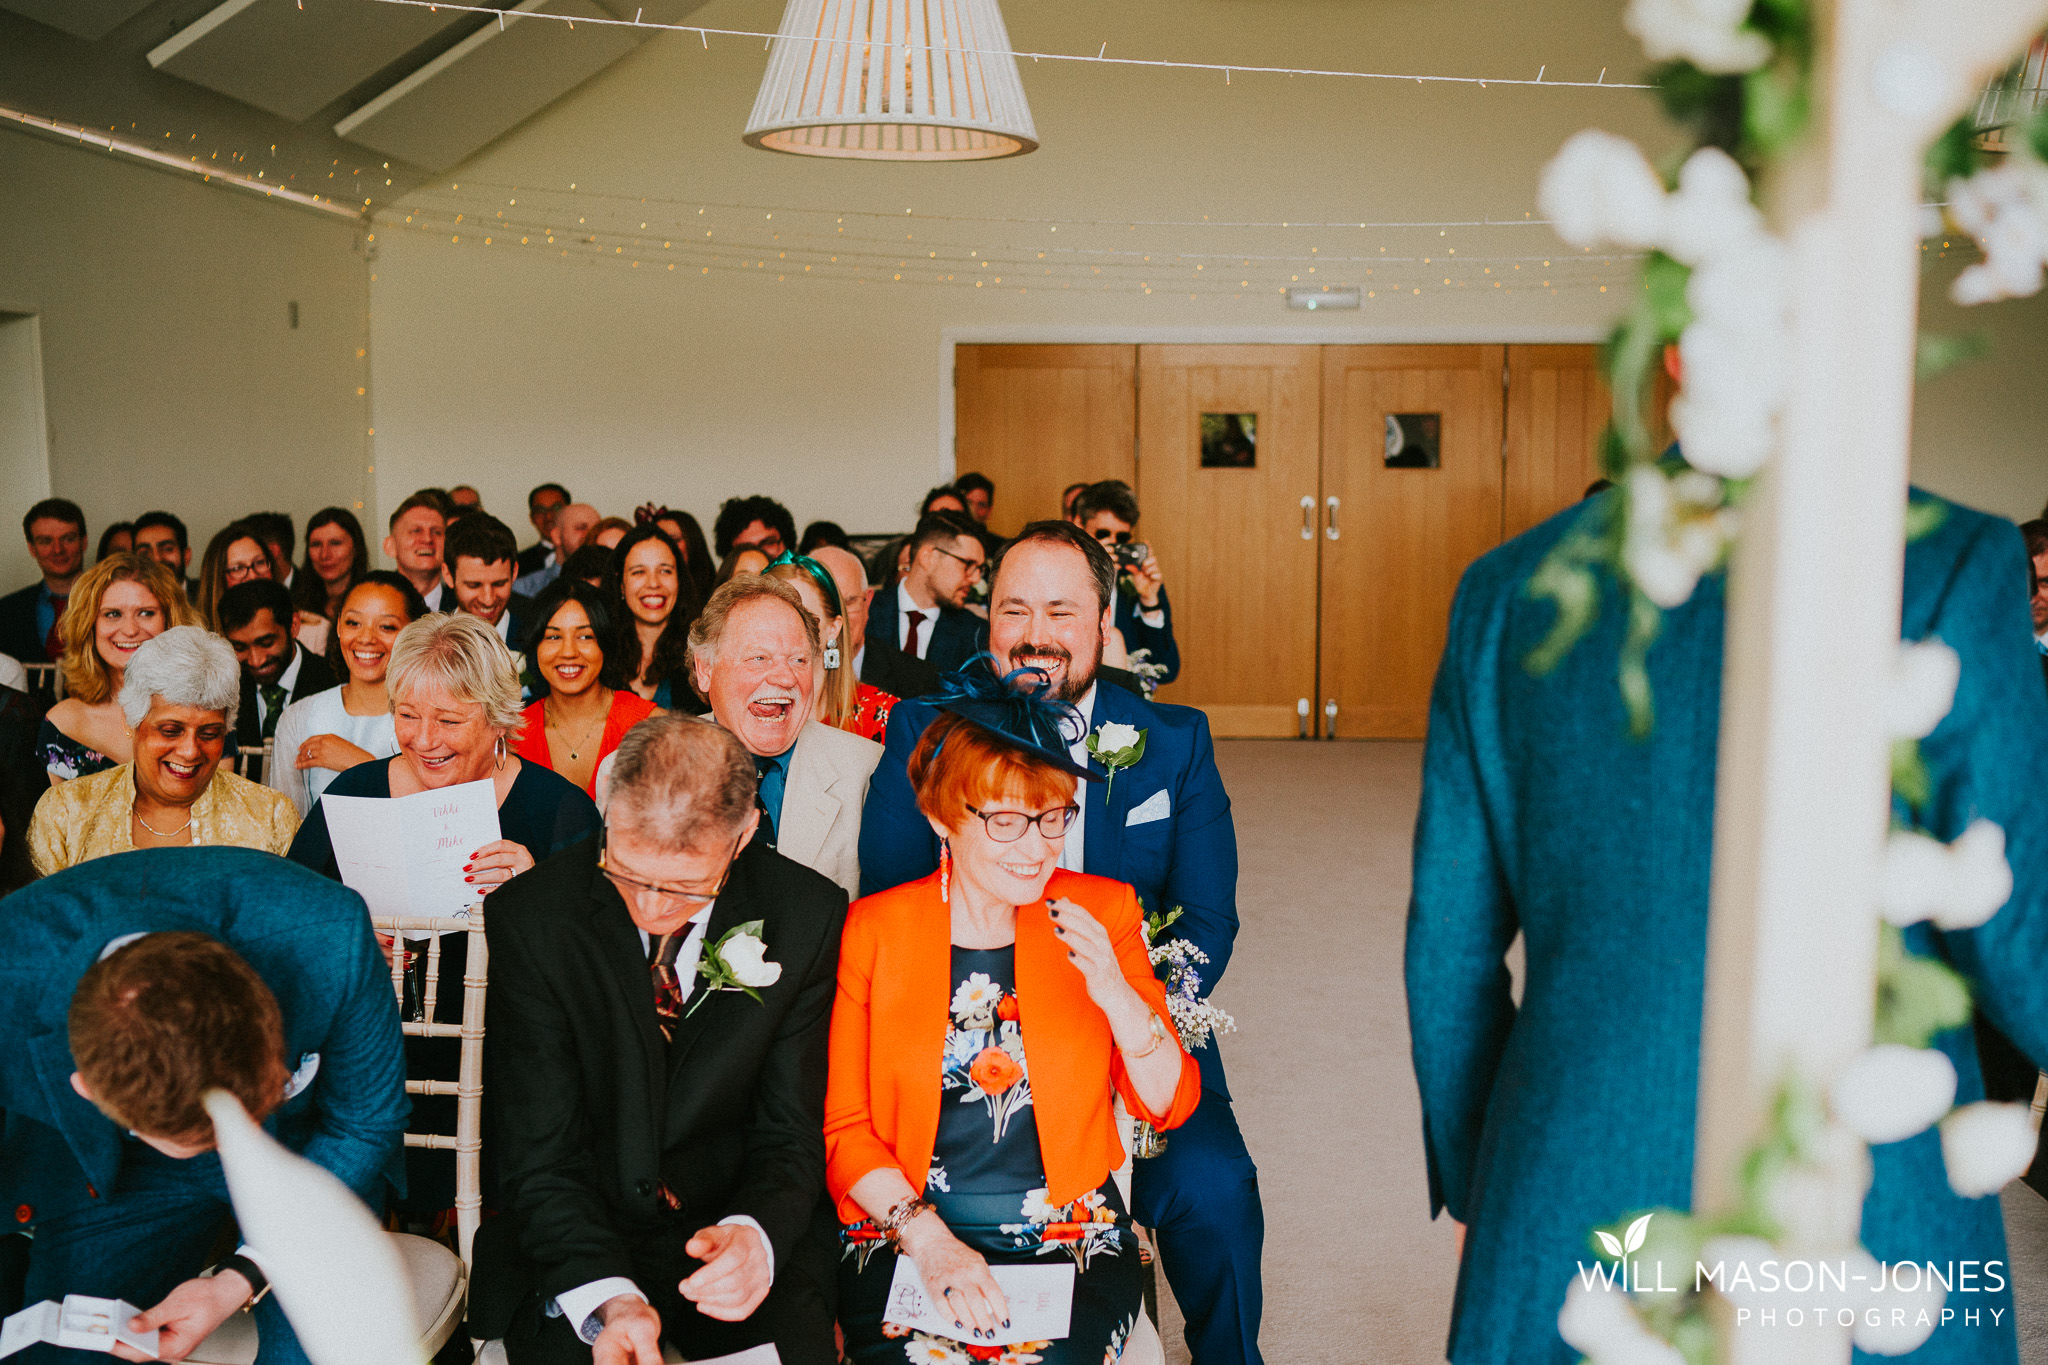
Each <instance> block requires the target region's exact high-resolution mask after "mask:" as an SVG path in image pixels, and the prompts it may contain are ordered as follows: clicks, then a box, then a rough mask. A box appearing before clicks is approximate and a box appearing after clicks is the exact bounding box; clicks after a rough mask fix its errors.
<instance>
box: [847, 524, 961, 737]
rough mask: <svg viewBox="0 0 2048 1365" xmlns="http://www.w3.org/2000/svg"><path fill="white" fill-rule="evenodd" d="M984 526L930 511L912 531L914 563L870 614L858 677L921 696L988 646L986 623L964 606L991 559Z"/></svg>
mask: <svg viewBox="0 0 2048 1365" xmlns="http://www.w3.org/2000/svg"><path fill="white" fill-rule="evenodd" d="M979 530H980V527H979V524H978V523H976V522H975V521H974V520H973V518H971V517H969V516H968V515H967V514H966V513H965V512H931V513H928V514H926V515H925V516H923V517H921V518H919V519H918V523H917V529H916V530H915V531H913V532H911V535H910V567H909V568H907V569H905V570H904V573H903V577H902V578H901V579H900V580H899V581H898V582H897V584H896V587H895V590H894V591H893V592H888V593H877V594H876V597H875V602H874V604H873V606H872V607H871V608H870V609H869V612H868V629H867V648H866V650H865V651H864V652H863V654H862V657H861V675H860V680H861V681H862V682H864V683H868V684H870V685H871V686H874V687H879V688H881V689H882V690H883V691H884V692H891V693H894V694H895V695H896V696H899V697H921V696H923V695H924V694H925V693H927V692H930V691H932V690H934V689H935V688H937V687H938V685H939V679H940V678H941V677H942V676H944V675H945V674H947V673H951V672H952V671H953V670H954V669H956V668H958V667H960V665H961V664H963V663H966V662H967V661H968V660H969V659H971V658H973V657H974V656H975V655H977V654H979V653H981V651H982V650H984V649H986V648H987V647H988V622H986V621H984V620H982V619H981V618H980V617H979V616H976V615H975V614H974V613H973V612H971V611H968V610H966V609H965V603H966V601H967V596H968V594H969V593H970V592H972V591H973V590H974V585H975V583H977V582H978V581H980V579H981V575H982V573H983V572H984V570H985V568H986V566H987V563H988V556H987V553H986V552H985V551H984V550H983V549H982V544H981V536H980V534H979Z"/></svg>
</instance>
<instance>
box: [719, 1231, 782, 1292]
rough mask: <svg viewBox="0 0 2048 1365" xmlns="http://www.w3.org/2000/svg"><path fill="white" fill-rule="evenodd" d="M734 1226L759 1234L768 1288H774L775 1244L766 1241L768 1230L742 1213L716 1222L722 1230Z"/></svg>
mask: <svg viewBox="0 0 2048 1365" xmlns="http://www.w3.org/2000/svg"><path fill="white" fill-rule="evenodd" d="M735 1224H737V1225H739V1226H741V1227H748V1228H752V1229H753V1230H754V1231H755V1232H758V1233H760V1234H761V1249H762V1250H763V1251H765V1252H767V1253H768V1287H769V1288H771V1289H772V1288H774V1287H775V1243H773V1242H771V1241H769V1240H768V1229H766V1228H764V1227H762V1226H761V1225H760V1224H759V1223H757V1222H755V1221H754V1220H753V1219H752V1218H749V1217H748V1216H747V1215H746V1214H744V1213H736V1214H734V1215H732V1217H730V1218H721V1219H719V1220H718V1226H720V1227H722V1228H727V1227H732V1226H733V1225H735Z"/></svg>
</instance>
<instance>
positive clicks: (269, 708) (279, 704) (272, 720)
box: [262, 683, 284, 741]
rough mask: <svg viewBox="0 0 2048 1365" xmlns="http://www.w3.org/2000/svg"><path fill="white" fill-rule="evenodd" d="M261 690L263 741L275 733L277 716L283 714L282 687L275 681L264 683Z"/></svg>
mask: <svg viewBox="0 0 2048 1365" xmlns="http://www.w3.org/2000/svg"><path fill="white" fill-rule="evenodd" d="M262 692H263V738H264V740H265V741H268V740H269V739H271V738H272V737H273V736H274V735H276V734H277V718H278V717H279V716H281V715H283V714H284V689H283V688H282V687H279V686H278V685H277V684H276V683H264V684H263V685H262Z"/></svg>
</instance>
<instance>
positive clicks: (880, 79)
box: [746, 0, 1038, 161]
mask: <svg viewBox="0 0 2048 1365" xmlns="http://www.w3.org/2000/svg"><path fill="white" fill-rule="evenodd" d="M746 140H747V142H748V143H749V144H750V145H752V146H755V147H765V148H767V149H768V150H770V151H776V152H793V153H795V154H797V155H798V156H836V157H848V158H852V159H855V160H864V161H987V160H992V159H994V158H996V157H1004V156H1017V155H1020V154H1022V153H1024V152H1029V151H1032V150H1035V149H1036V148H1037V146H1038V130H1037V129H1036V128H1035V127H1034V126H1033V125H1032V122H1031V109H1030V106H1028V105H1027V104H1025V102H1024V85H1023V82H1022V81H1020V80H1019V79H1018V76H1017V59H1016V57H1015V56H1014V55H1013V54H1012V53H1011V51H1010V35H1009V33H1008V31H1007V30H1005V29H1004V27H1003V16H1002V13H1001V11H999V10H998V9H997V8H996V0H790V4H789V8H788V9H787V10H786V11H784V13H783V16H782V28H781V30H780V32H779V33H778V35H777V36H776V38H775V41H774V45H773V50H772V51H771V52H770V53H769V56H768V74H767V76H766V77H765V78H764V79H763V80H762V82H761V93H760V94H759V95H758V96H757V97H756V98H755V100H754V112H753V115H752V116H751V117H750V118H748V120H747V131H746Z"/></svg>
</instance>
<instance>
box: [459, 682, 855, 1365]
mask: <svg viewBox="0 0 2048 1365" xmlns="http://www.w3.org/2000/svg"><path fill="white" fill-rule="evenodd" d="M761 823H762V822H761V815H760V811H759V808H758V806H757V805H756V777H755V772H754V761H753V758H752V756H751V755H750V754H749V753H748V752H747V751H746V749H744V748H743V747H742V746H741V744H740V742H739V741H738V740H737V739H736V738H734V737H733V736H732V735H731V734H729V733H727V732H726V731H725V730H723V729H720V728H718V727H717V726H712V725H705V724H703V723H701V722H699V721H698V720H696V719H695V718H693V717H689V716H683V715H679V714H676V713H673V712H671V713H668V714H664V715H658V716H654V717H651V718H649V719H647V720H644V721H642V722H641V723H640V724H639V725H637V726H635V727H634V728H633V729H632V730H630V731H628V732H627V734H626V736H625V738H624V740H622V741H621V743H620V745H619V748H618V751H617V756H616V759H615V761H614V764H613V768H612V784H611V795H610V802H609V805H608V807H607V810H606V829H605V832H604V834H603V835H602V836H600V837H599V838H595V839H588V840H585V841H584V842H582V843H579V844H575V845H573V846H571V847H569V848H567V849H565V850H563V851H562V852H561V853H559V854H557V855H556V856H554V857H552V858H550V859H548V860H547V861H546V862H543V863H541V864H540V865H539V866H538V867H535V868H534V869H533V870H532V871H530V872H527V873H526V874H524V875H523V876H520V877H517V878H515V879H513V880H512V881H511V882H509V883H507V884H506V885H505V887H504V888H503V889H502V890H500V891H499V892H498V893H497V894H495V895H494V896H492V897H491V914H490V921H489V927H488V929H487V931H486V932H487V937H488V939H489V942H490V949H491V982H490V1020H491V1028H490V1032H489V1034H488V1035H487V1036H486V1037H485V1040H484V1067H485V1073H486V1076H485V1085H484V1103H485V1106H486V1114H485V1118H486V1121H487V1126H488V1127H489V1128H490V1130H491V1133H492V1135H493V1141H494V1143H495V1144H496V1147H497V1150H498V1152H499V1158H498V1175H499V1189H500V1193H499V1199H498V1205H499V1208H500V1210H501V1211H502V1212H503V1213H504V1215H505V1216H504V1217H502V1218H497V1219H493V1220H491V1221H489V1222H487V1223H486V1224H485V1225H484V1228H483V1230H482V1231H481V1232H479V1233H478V1235H477V1243H476V1276H475V1281H474V1287H473V1292H472V1296H471V1301H470V1315H471V1323H472V1325H473V1328H474V1330H475V1331H476V1332H477V1334H478V1335H481V1336H485V1337H498V1336H502V1337H503V1338H504V1341H505V1350H506V1355H507V1357H508V1359H509V1360H510V1361H511V1365H571V1363H572V1362H573V1365H585V1363H586V1362H591V1361H593V1360H595V1361H596V1362H598V1363H599V1365H659V1362H660V1360H661V1342H662V1340H663V1339H664V1338H666V1339H667V1340H668V1341H670V1342H671V1343H673V1344H674V1345H675V1346H676V1347H678V1348H679V1349H680V1350H681V1351H682V1352H683V1354H684V1356H685V1357H686V1358H689V1359H701V1358H703V1357H706V1356H715V1355H724V1354H727V1353H730V1352H736V1351H740V1350H744V1349H746V1348H748V1347H751V1346H756V1345H760V1344H763V1343H766V1342H772V1343H774V1345H775V1347H776V1349H777V1351H778V1352H780V1354H781V1358H782V1359H783V1360H784V1361H786V1362H790V1365H831V1362H832V1361H833V1360H834V1359H835V1356H836V1350H835V1347H834V1343H833V1334H832V1312H831V1307H830V1305H831V1302H832V1300H831V1297H830V1294H829V1293H828V1288H829V1286H830V1285H831V1283H832V1276H833V1262H834V1254H835V1252H836V1248H837V1231H838V1229H837V1223H836V1220H835V1219H834V1218H833V1216H832V1209H831V1206H830V1204H829V1202H828V1201H826V1200H825V1199H823V1198H822V1195H823V1193H824V1187H825V1145H824V1109H825V1052H826V1037H827V1033H828V1030H829V1028H830V1026H831V1019H832V1001H833V995H834V991H835V989H836V976H837V971H838V962H839V932H840V929H841V927H842V926H843V925H844V924H845V920H846V893H845V892H844V891H842V890H841V889H840V888H839V887H837V886H835V885H833V883H832V882H830V881H829V880H827V879H826V878H824V877H822V876H820V875H819V874H817V873H815V872H813V871H811V870H810V869H809V868H806V867H803V866H801V865H799V864H798V863H796V862H793V861H791V860H790V859H789V858H787V857H784V856H783V855H781V854H779V853H777V852H776V851H775V850H774V849H772V848H770V847H769V846H768V845H767V842H766V841H765V840H764V839H762V838H761V837H760V829H761Z"/></svg>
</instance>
